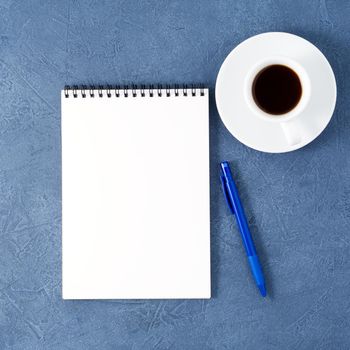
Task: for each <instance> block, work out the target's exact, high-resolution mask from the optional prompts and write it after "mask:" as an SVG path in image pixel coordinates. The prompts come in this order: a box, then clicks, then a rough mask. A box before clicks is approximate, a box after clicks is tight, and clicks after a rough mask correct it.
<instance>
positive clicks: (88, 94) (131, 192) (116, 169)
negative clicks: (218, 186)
mask: <svg viewBox="0 0 350 350" xmlns="http://www.w3.org/2000/svg"><path fill="white" fill-rule="evenodd" d="M61 100H62V297H63V299H160V298H161V299H171V298H210V213H209V126H208V119H209V117H208V115H209V114H208V90H207V89H197V88H193V89H186V88H182V89H178V88H174V89H170V88H166V89H161V88H159V89H153V88H152V87H150V88H148V89H146V88H144V87H142V88H140V89H136V88H133V89H128V88H126V87H125V88H123V89H120V88H113V89H112V88H110V87H107V88H105V89H102V88H99V89H95V88H93V87H91V88H84V87H83V88H80V89H78V88H72V89H69V88H66V89H65V90H63V91H62V93H61Z"/></svg>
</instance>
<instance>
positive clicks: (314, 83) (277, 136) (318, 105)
mask: <svg viewBox="0 0 350 350" xmlns="http://www.w3.org/2000/svg"><path fill="white" fill-rule="evenodd" d="M275 55H276V56H285V57H288V58H291V59H293V60H295V61H297V62H299V63H300V64H301V65H302V66H303V67H304V68H305V70H306V71H307V73H308V75H309V78H310V83H311V96H310V100H309V103H308V105H307V106H306V107H305V109H304V110H303V112H302V113H301V115H300V116H299V117H298V118H300V120H301V121H302V122H303V124H304V125H305V127H307V129H308V131H309V132H308V134H307V136H306V137H305V138H303V140H302V141H301V142H300V143H298V144H294V145H290V144H289V143H288V142H287V139H286V137H285V135H284V133H283V131H282V129H281V125H280V124H277V123H273V122H269V121H266V120H263V119H261V118H259V117H257V116H256V115H255V114H254V113H253V112H252V111H251V109H250V108H249V106H248V105H247V103H246V100H245V97H244V82H245V78H246V76H247V74H248V73H249V71H250V70H251V68H252V67H253V66H254V65H255V64H256V62H258V61H259V60H263V59H264V58H267V57H269V56H275ZM336 95H337V87H336V82H335V77H334V73H333V71H332V68H331V66H330V64H329V62H328V61H327V59H326V58H325V56H324V55H323V54H322V52H321V51H320V50H319V49H318V48H317V47H316V46H314V45H313V44H311V43H310V42H309V41H307V40H305V39H303V38H301V37H299V36H296V35H293V34H289V33H282V32H271V33H263V34H259V35H256V36H253V37H251V38H249V39H247V40H245V41H244V42H242V43H241V44H239V45H238V46H237V47H236V48H234V49H233V50H232V51H231V53H230V54H229V55H228V56H227V58H226V59H225V61H224V63H223V64H222V66H221V68H220V71H219V74H218V77H217V81H216V87H215V98H216V104H217V108H218V111H219V114H220V117H221V119H222V121H223V123H224V124H225V126H226V128H227V129H228V130H229V131H230V133H231V134H232V135H233V136H234V137H235V138H236V139H237V140H239V141H240V142H242V143H243V144H245V145H246V146H248V147H251V148H253V149H255V150H258V151H263V152H269V153H283V152H290V151H294V150H296V149H298V148H301V147H303V146H305V145H307V144H308V143H310V142H311V141H313V140H314V139H315V138H316V137H317V136H319V135H320V134H321V132H322V131H323V130H324V129H325V127H326V126H327V124H328V123H329V121H330V119H331V117H332V114H333V111H334V108H335V102H336Z"/></svg>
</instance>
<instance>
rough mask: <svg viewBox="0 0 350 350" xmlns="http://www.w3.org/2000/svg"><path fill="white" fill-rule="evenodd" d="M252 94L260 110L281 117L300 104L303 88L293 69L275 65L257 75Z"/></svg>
mask: <svg viewBox="0 0 350 350" xmlns="http://www.w3.org/2000/svg"><path fill="white" fill-rule="evenodd" d="M252 93H253V98H254V101H255V103H256V104H257V105H258V107H259V108H260V109H262V110H263V111H264V112H266V113H269V114H272V115H281V114H285V113H288V112H290V111H291V110H292V109H293V108H295V107H296V105H297V104H298V103H299V101H300V98H301V95H302V86H301V82H300V79H299V77H298V75H297V74H296V73H295V72H294V71H293V70H292V69H291V68H289V67H287V66H284V65H280V64H275V65H271V66H268V67H266V68H264V69H263V70H261V71H260V72H259V73H258V74H257V76H256V77H255V79H254V82H253V86H252Z"/></svg>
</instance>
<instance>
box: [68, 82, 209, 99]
mask: <svg viewBox="0 0 350 350" xmlns="http://www.w3.org/2000/svg"><path fill="white" fill-rule="evenodd" d="M198 91H199V94H198V95H199V96H204V86H203V85H199V86H198V85H191V86H190V88H189V87H188V86H187V85H183V86H181V87H180V86H179V85H177V84H175V85H174V86H171V85H166V86H165V87H164V88H163V86H162V85H157V86H156V87H155V86H154V85H148V86H146V85H143V84H142V85H140V86H138V85H135V84H132V85H131V86H130V87H129V85H123V86H120V85H114V86H112V85H106V86H103V85H98V87H96V86H94V85H90V86H86V85H81V86H78V85H73V86H68V85H67V86H65V87H64V96H65V98H69V97H73V98H78V97H82V98H86V97H87V96H90V98H95V97H98V98H102V97H107V98H112V97H146V96H147V95H148V96H149V97H154V96H158V97H162V96H165V97H170V96H171V95H174V96H179V92H182V95H183V96H189V95H190V96H197V92H198Z"/></svg>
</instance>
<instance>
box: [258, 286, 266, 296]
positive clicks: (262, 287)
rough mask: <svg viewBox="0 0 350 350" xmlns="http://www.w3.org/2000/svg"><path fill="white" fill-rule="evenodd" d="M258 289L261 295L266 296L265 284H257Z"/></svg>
mask: <svg viewBox="0 0 350 350" xmlns="http://www.w3.org/2000/svg"><path fill="white" fill-rule="evenodd" d="M259 290H260V294H261V295H262V296H263V297H266V287H265V284H259Z"/></svg>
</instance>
